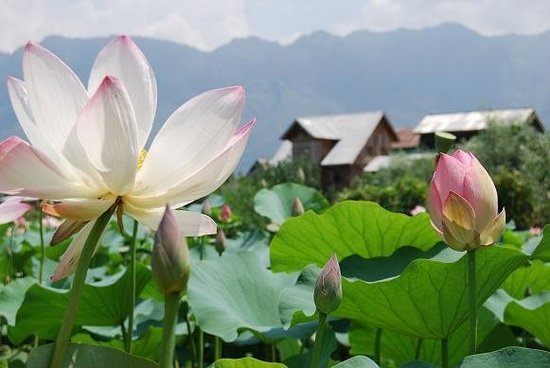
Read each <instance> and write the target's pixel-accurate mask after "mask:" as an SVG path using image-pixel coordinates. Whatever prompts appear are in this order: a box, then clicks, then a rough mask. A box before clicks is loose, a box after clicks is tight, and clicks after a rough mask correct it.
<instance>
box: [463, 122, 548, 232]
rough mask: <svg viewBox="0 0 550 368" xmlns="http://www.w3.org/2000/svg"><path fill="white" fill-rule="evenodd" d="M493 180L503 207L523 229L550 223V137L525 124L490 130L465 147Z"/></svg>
mask: <svg viewBox="0 0 550 368" xmlns="http://www.w3.org/2000/svg"><path fill="white" fill-rule="evenodd" d="M463 148H464V149H466V150H469V151H472V152H474V154H475V155H476V157H477V158H478V160H479V161H480V162H481V163H482V164H483V166H484V167H485V168H486V169H487V171H488V172H489V174H491V176H492V177H493V180H494V182H495V186H496V187H497V191H498V193H499V202H500V206H501V207H504V208H506V216H507V218H508V219H513V220H514V221H515V223H516V225H517V226H518V228H520V229H526V228H529V227H531V226H542V225H544V224H545V223H548V222H549V221H550V197H549V196H550V170H548V162H550V134H549V133H544V134H541V133H540V132H537V131H535V130H534V129H533V128H532V127H530V126H525V125H523V124H514V125H506V126H503V125H497V124H494V123H493V124H490V125H489V127H488V128H487V129H486V130H484V131H482V132H480V133H479V134H478V135H476V136H475V137H473V138H472V139H470V140H469V141H468V142H467V143H466V144H465V145H464V147H463Z"/></svg>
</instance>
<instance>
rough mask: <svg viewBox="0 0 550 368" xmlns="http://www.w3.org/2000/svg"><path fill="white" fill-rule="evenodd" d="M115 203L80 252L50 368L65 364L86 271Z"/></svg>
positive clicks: (94, 227)
mask: <svg viewBox="0 0 550 368" xmlns="http://www.w3.org/2000/svg"><path fill="white" fill-rule="evenodd" d="M115 207H116V206H115V205H113V206H112V207H111V208H109V209H108V210H107V211H105V213H103V214H102V215H101V216H99V218H98V219H97V220H96V222H95V224H94V226H93V227H92V230H91V231H90V235H88V238H87V239H86V242H85V243H84V247H83V249H82V253H81V254H80V259H79V260H78V265H77V267H76V272H75V275H74V280H73V285H72V287H71V291H70V293H69V303H68V304H67V309H66V310H65V315H64V316H63V319H62V320H61V328H60V329H59V333H58V334H57V339H56V342H55V348H54V352H53V356H52V360H51V362H50V368H61V367H62V366H63V359H64V357H65V352H66V351H67V348H68V347H69V342H70V339H71V333H72V330H73V326H74V322H75V320H76V313H77V311H78V307H79V305H80V295H81V294H82V290H83V288H84V284H85V282H86V273H87V272H88V267H89V266H90V261H91V260H92V256H93V255H94V251H95V248H96V246H97V243H98V242H99V239H100V238H101V235H102V234H103V231H104V230H105V227H106V226H107V224H108V223H109V220H110V219H111V215H112V214H113V212H114V210H115Z"/></svg>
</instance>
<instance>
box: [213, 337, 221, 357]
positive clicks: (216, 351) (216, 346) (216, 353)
mask: <svg viewBox="0 0 550 368" xmlns="http://www.w3.org/2000/svg"><path fill="white" fill-rule="evenodd" d="M221 358H222V339H220V338H219V337H218V336H214V361H216V360H219V359H221Z"/></svg>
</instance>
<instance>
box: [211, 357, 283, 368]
mask: <svg viewBox="0 0 550 368" xmlns="http://www.w3.org/2000/svg"><path fill="white" fill-rule="evenodd" d="M209 368H286V365H284V364H281V363H269V362H263V361H261V360H258V359H254V358H241V359H220V360H218V361H216V362H215V363H214V364H212V365H211V366H210V367H209Z"/></svg>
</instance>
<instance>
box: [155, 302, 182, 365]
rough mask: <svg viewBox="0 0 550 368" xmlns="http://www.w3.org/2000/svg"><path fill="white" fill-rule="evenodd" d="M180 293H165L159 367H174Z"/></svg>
mask: <svg viewBox="0 0 550 368" xmlns="http://www.w3.org/2000/svg"><path fill="white" fill-rule="evenodd" d="M179 298H180V295H179V293H170V294H166V295H164V323H163V324H162V343H161V345H160V349H161V350H160V361H159V368H173V367H174V350H175V348H176V323H177V321H178V301H179Z"/></svg>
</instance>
